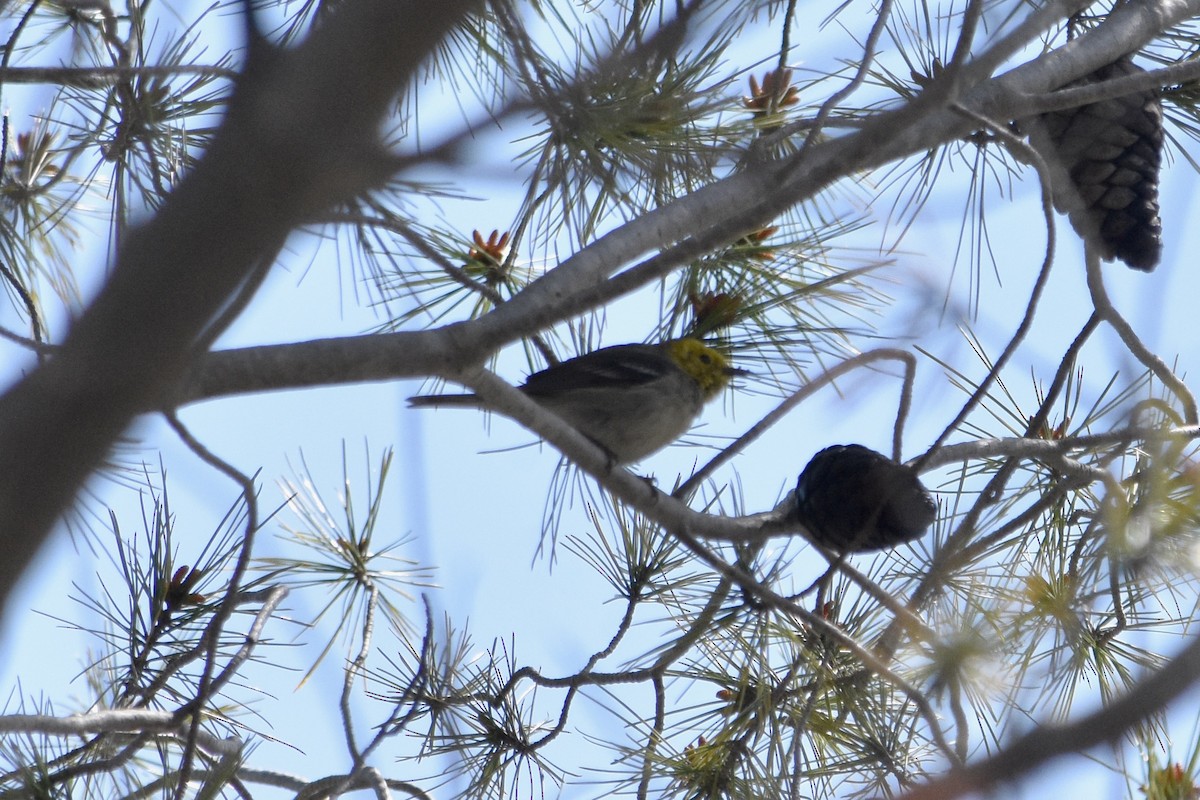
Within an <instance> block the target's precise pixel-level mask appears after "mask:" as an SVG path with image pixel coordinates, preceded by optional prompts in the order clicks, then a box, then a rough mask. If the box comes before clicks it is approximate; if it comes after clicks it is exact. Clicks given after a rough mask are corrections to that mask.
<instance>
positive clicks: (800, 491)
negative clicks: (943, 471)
mask: <svg viewBox="0 0 1200 800" xmlns="http://www.w3.org/2000/svg"><path fill="white" fill-rule="evenodd" d="M795 513H796V518H797V520H798V521H799V522H800V524H801V525H803V526H804V528H805V530H806V531H808V534H809V536H811V537H812V539H813V541H815V542H817V543H818V544H820V545H821V546H822V547H826V548H828V549H830V550H833V551H834V552H837V553H861V552H866V551H869V550H882V549H884V548H888V547H895V546H896V545H898V544H903V543H904V542H908V541H912V540H913V539H916V538H917V537H919V536H920V535H921V534H922V533H924V532H925V529H926V528H928V527H929V526H930V524H931V523H932V522H933V521H934V519H936V518H937V506H936V505H935V504H934V502H933V498H932V497H930V496H929V493H928V492H927V491H925V487H924V486H922V485H921V481H920V480H919V479H918V478H917V473H916V472H915V471H914V470H913V469H912V467H909V466H906V465H904V464H897V463H896V462H895V461H892V460H891V459H890V458H888V457H887V456H885V455H883V454H882V453H876V452H875V451H874V450H869V449H867V448H866V447H863V446H862V445H860V444H842V445H834V446H833V447H826V448H825V449H824V450H822V451H821V452H819V453H817V454H816V455H815V456H813V457H812V460H811V461H809V462H808V466H806V467H805V468H804V471H803V472H801V473H800V479H799V480H798V481H797V482H796V512H795Z"/></svg>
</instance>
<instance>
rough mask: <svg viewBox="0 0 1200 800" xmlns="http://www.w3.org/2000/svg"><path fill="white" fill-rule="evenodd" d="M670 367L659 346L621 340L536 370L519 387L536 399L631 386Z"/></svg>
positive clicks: (668, 360)
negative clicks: (581, 391) (624, 342)
mask: <svg viewBox="0 0 1200 800" xmlns="http://www.w3.org/2000/svg"><path fill="white" fill-rule="evenodd" d="M671 369H675V365H674V363H673V362H672V361H671V359H670V358H669V357H668V356H667V354H666V352H665V351H664V350H663V349H662V348H661V347H655V346H654V345H648V344H620V345H616V346H614V347H604V348H601V349H599V350H593V351H592V352H590V353H586V354H584V355H582V356H579V357H578V358H572V359H570V360H568V361H563V362H562V363H561V364H556V365H554V366H553V367H549V368H547V369H544V370H542V371H541V372H535V373H534V374H532V375H530V376H529V380H527V381H525V385H524V386H522V387H521V388H522V389H523V390H524V391H525V393H526V394H528V395H529V396H530V397H533V398H535V399H536V398H537V397H539V396H546V395H557V394H561V393H562V392H565V391H570V390H573V389H594V388H618V387H621V386H626V387H631V386H637V385H640V384H644V383H649V382H650V381H652V380H654V379H655V378H661V377H662V376H663V374H664V373H665V372H667V371H669V370H671Z"/></svg>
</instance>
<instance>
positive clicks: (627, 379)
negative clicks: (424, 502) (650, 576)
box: [408, 338, 747, 464]
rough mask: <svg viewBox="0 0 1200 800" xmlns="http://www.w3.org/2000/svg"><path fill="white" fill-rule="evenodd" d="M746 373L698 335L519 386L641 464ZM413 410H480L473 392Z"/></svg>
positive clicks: (425, 400)
mask: <svg viewBox="0 0 1200 800" xmlns="http://www.w3.org/2000/svg"><path fill="white" fill-rule="evenodd" d="M744 374H747V373H746V372H745V370H739V369H735V368H734V367H731V366H729V361H728V359H727V358H726V357H725V356H724V355H723V354H721V353H719V352H718V351H716V350H714V349H712V348H711V347H709V346H707V345H706V344H704V343H703V342H701V341H700V340H699V339H692V338H683V339H672V340H670V341H666V342H662V343H660V344H622V345H616V346H613V347H605V348H601V349H600V350H594V351H592V352H590V353H586V354H584V355H582V356H578V357H577V358H572V359H569V360H567V361H563V362H562V363H559V364H554V365H553V366H550V367H547V368H546V369H544V370H542V371H541V372H535V373H534V374H533V375H530V376H529V378H528V380H526V381H525V383H524V385H523V386H521V387H520V389H521V391H522V392H524V393H525V394H526V395H528V396H529V397H530V399H532V400H535V401H536V402H537V403H538V404H540V405H542V406H545V407H546V408H548V409H550V410H551V411H553V412H554V413H555V414H557V415H558V416H560V417H562V418H563V420H564V421H566V422H568V423H570V424H571V425H572V426H573V427H574V428H575V429H576V430H578V431H579V432H580V433H582V434H583V435H584V436H587V437H588V438H589V439H591V440H592V441H594V442H595V443H596V444H598V445H600V447H603V448H604V449H605V450H606V451H608V453H609V455H610V456H611V457H612V458H613V460H614V462H615V463H618V464H627V463H630V462H633V461H638V460H640V459H642V458H644V457H646V456H648V455H650V454H651V453H654V452H656V451H658V450H661V449H662V448H663V447H666V446H667V445H668V444H670V443H671V442H673V441H675V440H676V439H678V438H679V437H680V436H682V435H683V434H684V433H686V432H687V429H688V428H690V427H691V425H692V422H693V421H694V420H695V419H696V417H697V416H698V415H699V414H700V410H701V409H702V408H704V404H705V403H707V402H708V401H710V400H712V399H713V398H715V397H716V396H717V395H718V394H720V393H721V391H722V390H723V389H724V388H725V387H726V386H727V385H728V384H729V379H730V378H731V377H733V376H734V375H744ZM408 402H409V405H410V406H414V407H427V406H466V407H472V408H479V407H481V403H480V400H479V398H478V397H477V396H476V395H473V394H449V395H447V394H439V395H418V396H417V397H410V398H409V399H408Z"/></svg>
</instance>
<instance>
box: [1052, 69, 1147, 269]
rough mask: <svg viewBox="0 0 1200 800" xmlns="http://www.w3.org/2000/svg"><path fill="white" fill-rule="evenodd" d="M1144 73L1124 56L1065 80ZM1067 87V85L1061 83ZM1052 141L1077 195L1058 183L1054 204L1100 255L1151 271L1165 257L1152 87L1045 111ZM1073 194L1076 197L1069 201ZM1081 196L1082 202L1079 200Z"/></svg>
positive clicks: (1086, 81)
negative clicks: (1090, 71) (1091, 71)
mask: <svg viewBox="0 0 1200 800" xmlns="http://www.w3.org/2000/svg"><path fill="white" fill-rule="evenodd" d="M1138 72H1143V70H1142V69H1141V67H1138V66H1137V65H1136V64H1134V63H1133V61H1131V60H1130V58H1129V56H1125V57H1123V58H1121V59H1118V60H1117V61H1115V62H1113V63H1112V64H1109V65H1108V66H1106V67H1101V68H1100V69H1098V70H1096V71H1095V72H1093V73H1092V74H1091V75H1089V76H1087V77H1085V78H1083V79H1081V80H1078V81H1076V82H1075V83H1072V84H1069V86H1081V85H1086V84H1090V83H1099V82H1101V81H1106V80H1112V79H1113V78H1120V77H1123V76H1125V75H1133V74H1135V73H1138ZM1064 88H1067V87H1064ZM1041 121H1042V123H1043V124H1044V126H1045V130H1044V132H1045V135H1046V136H1047V137H1048V139H1049V145H1050V146H1049V147H1040V148H1039V149H1041V150H1042V153H1043V155H1044V156H1047V157H1052V158H1057V159H1058V161H1059V162H1060V165H1061V167H1062V168H1063V170H1065V172H1066V173H1067V175H1068V176H1069V179H1070V182H1071V184H1072V185H1073V186H1074V188H1075V190H1076V191H1077V192H1078V194H1079V198H1078V200H1075V198H1071V197H1069V196H1064V195H1063V190H1062V187H1058V186H1056V187H1055V191H1054V204H1055V206H1056V207H1058V209H1059V210H1060V211H1068V212H1069V213H1070V217H1071V224H1072V225H1073V226H1074V227H1075V230H1076V232H1078V233H1079V235H1080V236H1083V237H1084V238H1085V239H1088V240H1090V241H1093V242H1095V243H1097V246H1099V247H1100V253H1101V256H1102V257H1104V258H1106V259H1111V258H1119V259H1121V260H1122V261H1124V262H1125V263H1126V264H1128V265H1129V266H1131V267H1133V268H1134V269H1140V270H1145V271H1147V272H1149V271H1150V270H1152V269H1154V267H1155V266H1157V265H1158V261H1159V258H1160V257H1161V256H1162V222H1161V221H1160V220H1159V218H1158V168H1159V164H1160V162H1161V161H1162V142H1163V122H1162V102H1161V101H1160V99H1159V93H1158V92H1157V91H1150V92H1137V93H1134V94H1127V95H1123V96H1121V97H1114V98H1111V99H1108V100H1101V101H1100V102H1098V103H1091V104H1089V105H1085V106H1078V107H1076V108H1068V109H1063V110H1062V111H1052V112H1050V113H1048V114H1043V115H1042V117H1041ZM1072 201H1074V202H1072ZM1079 201H1082V202H1079Z"/></svg>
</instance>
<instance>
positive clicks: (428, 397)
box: [408, 394, 479, 408]
mask: <svg viewBox="0 0 1200 800" xmlns="http://www.w3.org/2000/svg"><path fill="white" fill-rule="evenodd" d="M439 406H450V407H455V406H457V407H458V408H478V407H479V398H478V397H477V396H475V395H473V394H419V395H416V396H415V397H410V398H408V407H409V408H437V407H439Z"/></svg>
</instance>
